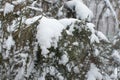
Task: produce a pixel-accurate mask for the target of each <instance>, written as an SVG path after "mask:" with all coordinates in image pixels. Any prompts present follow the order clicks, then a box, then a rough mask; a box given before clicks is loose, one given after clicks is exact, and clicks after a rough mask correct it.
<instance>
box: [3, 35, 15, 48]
mask: <svg viewBox="0 0 120 80" xmlns="http://www.w3.org/2000/svg"><path fill="white" fill-rule="evenodd" d="M14 44H15V42H14V40H13V37H12V35H10V36H8V39H7V40H6V41H5V46H6V49H7V50H10V49H11V47H12V46H14Z"/></svg>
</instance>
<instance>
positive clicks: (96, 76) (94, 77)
mask: <svg viewBox="0 0 120 80" xmlns="http://www.w3.org/2000/svg"><path fill="white" fill-rule="evenodd" d="M87 80H102V75H101V73H100V72H99V69H98V68H97V67H96V66H95V64H93V63H91V65H90V70H89V71H88V73H87Z"/></svg>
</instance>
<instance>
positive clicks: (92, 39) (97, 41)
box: [90, 34, 100, 44]
mask: <svg viewBox="0 0 120 80" xmlns="http://www.w3.org/2000/svg"><path fill="white" fill-rule="evenodd" d="M94 42H96V43H100V41H99V39H98V37H97V36H96V35H95V34H91V36H90V43H91V44H92V43H94Z"/></svg>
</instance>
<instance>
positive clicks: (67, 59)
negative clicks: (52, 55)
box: [59, 54, 69, 65]
mask: <svg viewBox="0 0 120 80" xmlns="http://www.w3.org/2000/svg"><path fill="white" fill-rule="evenodd" d="M68 61H69V58H68V56H67V54H63V55H62V57H61V59H60V61H59V64H63V65H66V63H67V62H68Z"/></svg>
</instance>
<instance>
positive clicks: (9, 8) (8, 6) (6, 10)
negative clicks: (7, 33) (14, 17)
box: [4, 2, 14, 16]
mask: <svg viewBox="0 0 120 80" xmlns="http://www.w3.org/2000/svg"><path fill="white" fill-rule="evenodd" d="M13 10H14V5H12V4H10V3H8V2H7V3H5V7H4V16H5V15H6V14H8V13H10V12H13Z"/></svg>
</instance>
